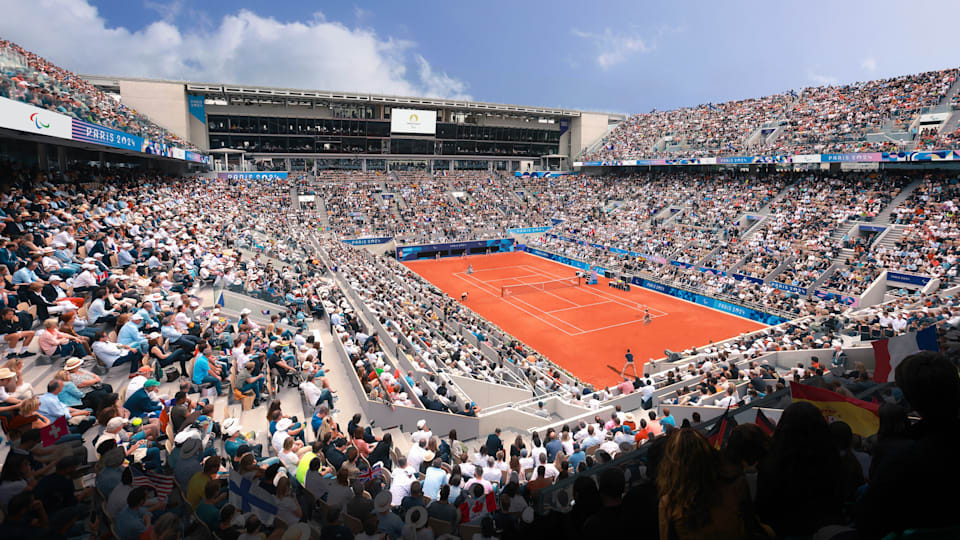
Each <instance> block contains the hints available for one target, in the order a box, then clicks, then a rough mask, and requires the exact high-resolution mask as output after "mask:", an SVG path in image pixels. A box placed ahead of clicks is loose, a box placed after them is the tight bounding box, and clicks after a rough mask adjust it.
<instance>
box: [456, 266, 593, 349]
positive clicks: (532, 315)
mask: <svg viewBox="0 0 960 540" xmlns="http://www.w3.org/2000/svg"><path fill="white" fill-rule="evenodd" d="M454 275H455V276H456V274H454ZM456 277H457V278H459V279H462V280H463V281H466V282H467V283H469V284H471V285H475V286H479V285H477V284H476V283H474V282H473V281H470V280H469V279H467V278H465V277H463V276H456ZM480 290H481V291H483V292H485V293H487V294H489V295H490V296H493V297H494V298H498V299H500V300H501V301H503V302H504V303H506V304H507V305H509V306H511V307H513V308H516V309H518V310H520V311H522V312H524V313H526V314H527V315H529V316H531V317H533V318H534V319H537V320H538V321H540V322H542V323H544V324H546V325H549V326H552V327H553V328H556V329H557V330H559V331H561V332H563V333H564V334H566V335H567V336H576V335H579V334H571V333H570V332H568V331H566V330H564V329H563V328H560V327H559V326H557V325H555V324H553V323H552V322H550V321H547V320H544V319H542V318H540V317H538V316H536V315H534V314H533V313H530V312H529V311H527V310H525V309H523V308H522V307H520V306H518V305H516V304H514V303H512V302H507V299H506V298H504V297H502V296H499V295H496V294H493V293H492V292H490V291H488V290H487V289H486V288H484V287H480ZM524 303H526V302H524ZM528 305H529V304H528ZM531 307H532V306H531ZM534 309H536V308H534ZM558 320H560V319H558ZM564 324H567V323H566V322H564ZM570 326H571V327H573V328H577V327H576V326H573V325H572V324H571V325H570ZM577 330H580V329H579V328H577ZM581 332H582V330H581Z"/></svg>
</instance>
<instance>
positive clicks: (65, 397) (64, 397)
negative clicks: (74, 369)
mask: <svg viewBox="0 0 960 540" xmlns="http://www.w3.org/2000/svg"><path fill="white" fill-rule="evenodd" d="M57 397H58V398H60V401H61V402H62V403H63V404H64V405H66V406H67V407H80V405H82V404H83V401H82V400H83V392H81V391H80V389H79V388H77V385H75V384H73V381H67V382H65V383H63V389H62V390H60V393H59V394H57Z"/></svg>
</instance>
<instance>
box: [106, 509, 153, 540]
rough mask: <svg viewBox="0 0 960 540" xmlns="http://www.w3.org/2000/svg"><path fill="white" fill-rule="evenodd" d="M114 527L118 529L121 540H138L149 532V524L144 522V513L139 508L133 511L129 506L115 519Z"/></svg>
mask: <svg viewBox="0 0 960 540" xmlns="http://www.w3.org/2000/svg"><path fill="white" fill-rule="evenodd" d="M113 526H114V527H115V528H116V529H117V535H119V536H120V540H137V539H138V538H140V535H141V534H143V533H144V532H146V530H147V524H146V523H144V522H143V512H141V510H140V509H139V508H138V509H136V510H132V509H131V508H130V507H129V506H128V507H126V508H124V509H123V510H121V511H120V513H119V514H117V516H116V517H115V518H113Z"/></svg>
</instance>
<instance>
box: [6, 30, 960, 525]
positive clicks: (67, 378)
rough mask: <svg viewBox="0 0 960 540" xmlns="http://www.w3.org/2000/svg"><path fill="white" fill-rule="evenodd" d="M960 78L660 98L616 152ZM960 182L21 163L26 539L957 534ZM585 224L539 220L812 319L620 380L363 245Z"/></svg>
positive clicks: (10, 333)
mask: <svg viewBox="0 0 960 540" xmlns="http://www.w3.org/2000/svg"><path fill="white" fill-rule="evenodd" d="M4 50H6V51H13V53H6V54H11V56H13V57H16V58H15V59H17V61H18V62H19V63H18V64H16V66H20V67H16V66H15V67H14V68H12V69H11V70H9V71H8V70H6V64H5V70H4V76H3V79H2V81H0V82H2V83H3V84H4V88H12V86H11V83H15V84H19V82H21V81H25V82H27V84H25V85H20V86H21V87H22V88H31V91H33V90H32V89H33V88H35V87H43V88H47V89H48V90H49V89H50V88H53V89H55V92H54V91H51V93H50V96H56V99H57V100H59V101H52V102H51V103H53V105H54V107H56V104H57V103H66V102H70V101H72V100H75V101H76V103H82V104H84V105H85V106H87V107H88V109H82V114H83V115H88V114H91V115H92V114H97V116H96V117H94V118H95V119H96V121H97V122H101V123H103V122H108V121H109V119H110V118H113V120H114V121H115V122H120V123H125V122H133V123H134V124H135V125H136V126H138V127H136V128H135V129H140V130H148V131H149V133H150V134H151V135H152V136H154V137H159V136H164V135H161V134H159V132H156V131H155V130H156V129H159V128H157V127H156V126H154V125H152V124H145V123H143V122H145V120H142V119H138V120H135V119H136V118H138V117H136V116H135V115H134V116H129V117H128V116H127V115H133V113H132V112H131V111H127V110H126V109H123V108H114V109H110V110H109V111H108V112H104V111H103V110H102V109H101V108H100V107H99V106H98V107H90V106H89V105H90V103H93V102H91V101H89V100H90V99H94V100H99V99H107V100H109V99H112V98H109V97H105V96H101V95H97V94H91V93H90V91H89V88H86V87H84V86H82V85H79V86H77V85H73V83H71V81H73V79H72V78H71V77H70V76H69V74H66V75H64V73H65V72H62V70H59V68H55V67H54V66H49V65H47V64H46V63H45V62H44V61H42V59H39V58H38V57H36V56H34V55H32V54H30V53H27V52H26V51H22V50H20V49H19V48H16V47H15V46H14V45H12V44H5V45H4ZM11 65H12V64H11ZM24 66H28V67H29V69H30V70H33V72H34V73H41V72H42V73H46V74H49V75H50V76H51V77H53V78H54V79H56V80H57V86H45V85H46V84H47V82H46V81H45V79H44V78H43V77H39V78H38V77H37V76H36V75H31V76H30V78H24V77H25V76H24V72H23V69H24ZM953 77H955V72H954V71H953V70H951V71H944V72H933V73H929V74H923V75H921V76H913V77H905V78H897V79H891V80H887V81H873V82H870V83H864V84H860V85H852V86H849V87H843V88H842V89H837V88H830V87H827V88H817V89H808V90H805V91H804V93H803V94H801V95H800V96H793V95H791V94H783V95H778V96H773V97H768V98H762V99H756V100H745V101H740V102H736V103H727V104H720V105H708V106H705V107H697V108H692V109H683V110H680V111H673V112H670V113H662V114H661V113H656V114H654V113H651V114H650V115H637V116H636V117H634V118H632V119H631V120H630V122H629V123H630V125H631V126H632V127H631V128H630V129H637V132H636V133H635V134H634V133H632V132H627V131H625V130H626V129H627V128H626V127H624V128H623V129H622V130H621V131H620V132H616V133H615V134H614V135H611V139H610V141H611V144H612V145H613V146H617V145H622V147H618V148H614V149H611V150H610V151H618V152H619V151H622V152H627V153H629V152H641V153H642V152H647V151H648V150H649V148H651V147H653V146H655V145H657V144H658V141H659V139H660V138H662V136H661V135H650V132H654V131H655V132H656V133H660V132H661V131H659V130H669V131H668V133H669V136H671V137H675V140H671V141H670V142H671V143H676V144H671V145H670V147H673V146H681V145H683V146H688V147H698V148H710V149H723V148H724V147H729V146H734V147H736V146H737V145H738V144H741V143H742V142H743V140H744V137H747V136H749V135H750V133H751V132H752V130H754V129H755V126H757V125H760V124H762V123H763V122H766V121H768V120H770V119H781V121H786V122H788V123H789V126H791V130H792V131H791V133H790V134H788V135H783V136H780V137H778V139H777V141H788V142H785V143H784V144H789V145H791V146H790V148H794V149H802V148H807V147H808V146H807V145H813V146H819V145H826V146H830V145H846V144H848V143H846V142H843V141H844V140H847V139H849V138H850V137H851V136H853V135H852V134H859V133H863V132H864V130H866V129H868V128H871V127H874V126H876V125H878V124H880V123H883V122H887V121H892V122H895V123H899V122H904V121H905V120H906V118H908V117H909V116H910V115H914V114H916V111H918V110H919V109H920V108H921V107H924V106H928V105H930V104H931V103H935V102H937V101H938V100H939V99H940V97H941V96H942V95H944V94H943V93H944V92H945V88H944V87H945V86H949V85H950V84H952V82H953ZM32 81H36V82H32ZM74 82H76V81H74ZM5 95H6V94H5ZM11 95H12V94H11ZM24 96H26V94H21V95H20V97H21V98H22V97H24ZM28 99H32V98H28ZM854 99H859V100H871V101H873V102H875V103H876V104H877V106H876V107H875V108H872V109H871V110H869V111H860V112H858V113H856V114H855V115H854V116H853V117H848V118H846V119H840V120H836V121H835V122H833V121H831V123H829V124H823V123H821V122H820V120H819V119H820V118H821V116H823V115H827V116H831V115H832V114H833V113H832V112H830V111H832V110H833V109H824V110H825V111H827V112H822V111H821V112H820V113H817V114H814V113H812V112H810V111H812V110H814V108H813V107H812V106H808V105H802V103H804V102H806V103H824V104H832V105H831V106H832V107H838V106H839V105H837V103H839V101H838V100H846V101H849V100H854ZM798 100H799V103H798ZM804 100H806V101H804ZM48 106H49V105H48ZM79 111H81V109H77V111H75V113H76V114H81V112H79ZM84 117H87V116H84ZM791 122H792V123H791ZM694 124H697V125H698V126H699V127H696V128H694V127H692V126H693V125H694ZM112 125H117V124H112ZM781 125H788V124H781ZM638 126H644V127H638ZM838 126H839V127H838ZM835 128H836V129H835ZM810 130H817V131H822V133H824V134H825V136H827V135H828V136H829V139H818V140H816V141H812V140H810V133H811V131H810ZM612 141H622V142H616V143H613V142H612ZM778 144H779V143H778ZM845 148H846V147H845ZM697 151H699V150H697ZM703 151H704V152H706V151H707V150H703ZM956 176H957V175H956V174H955V173H953V172H951V171H949V170H939V171H937V170H932V169H921V170H913V171H911V170H900V169H881V170H877V171H873V172H870V173H863V172H857V171H854V172H845V171H839V170H805V171H797V172H793V171H791V172H771V171H759V172H756V171H754V172H750V171H734V170H719V171H705V170H703V171H695V172H677V171H670V172H660V171H650V172H632V173H629V174H615V173H609V172H608V173H605V174H600V175H586V174H577V175H574V174H571V175H562V176H558V177H552V178H528V179H514V178H507V177H504V176H501V175H500V174H499V173H494V172H451V173H449V174H435V173H428V172H423V171H416V172H415V171H410V172H396V171H394V172H390V173H386V172H379V173H378V172H360V171H354V172H348V171H320V172H319V173H318V174H317V175H310V174H306V173H304V174H300V175H295V174H291V175H289V176H288V177H286V178H282V177H281V178H271V179H249V178H229V177H227V176H226V175H225V176H222V177H218V176H216V175H212V174H199V175H181V174H172V173H161V172H158V171H154V170H148V169H144V168H138V167H129V166H124V167H110V168H103V169H101V168H99V167H91V166H89V165H87V164H82V163H78V164H74V165H72V166H71V167H70V168H68V169H65V170H60V171H56V170H44V171H41V170H39V169H37V168H35V167H32V166H28V165H24V164H22V163H17V162H14V161H3V162H0V179H2V186H3V187H2V189H0V240H2V243H0V276H2V277H3V280H4V281H3V283H0V286H2V287H0V334H2V336H3V338H4V339H2V340H0V354H2V356H3V364H2V366H0V428H2V432H3V434H2V435H3V437H4V443H5V444H4V445H3V446H2V448H0V457H2V458H3V465H2V468H0V508H2V513H3V517H2V523H0V535H2V537H3V538H24V537H28V536H36V535H38V534H39V535H49V536H51V537H64V538H74V537H103V538H108V537H116V538H121V539H123V540H126V539H128V538H131V539H132V538H141V537H149V538H181V537H183V538H253V537H258V536H257V535H260V534H262V535H263V537H269V538H299V539H305V538H352V537H354V536H356V537H361V538H376V537H380V538H387V537H389V538H391V539H397V538H441V537H443V535H445V534H451V535H453V537H460V538H470V539H475V538H484V539H485V538H493V537H499V538H551V539H558V538H582V537H584V535H590V534H593V535H597V534H599V535H607V534H618V533H619V534H623V535H628V534H629V535H642V534H645V535H649V536H651V537H652V536H654V535H659V536H660V537H664V538H670V537H676V538H694V537H697V538H701V537H732V538H741V537H754V538H775V537H778V536H779V537H794V538H814V537H816V538H849V537H855V536H857V537H865V538H880V537H884V536H885V535H887V534H890V533H893V534H894V535H895V536H893V537H895V538H899V537H904V538H906V537H916V538H919V537H922V536H921V535H926V537H956V536H957V533H958V532H960V531H958V529H957V528H956V518H955V517H954V516H955V512H954V511H953V508H952V506H953V498H952V497H950V496H949V495H945V493H948V492H949V489H950V488H952V487H953V486H954V485H956V482H955V481H956V480H957V479H958V478H957V477H958V467H957V465H956V460H955V459H954V458H953V454H954V453H955V449H956V448H957V447H958V446H960V441H958V440H957V438H958V434H960V426H958V419H957V415H958V413H960V410H958V404H960V378H958V374H957V363H956V360H957V352H958V351H960V312H958V311H960V310H958V307H957V305H956V301H955V295H956V291H957V289H956V288H955V278H956V270H955V266H956V258H957V252H956V246H955V244H956V242H957V238H956V237H957V223H956V219H957V218H956V210H957V208H956V207H957V204H958V199H960V193H958V191H957V188H956V186H957V177H956ZM305 192H310V193H312V194H314V195H315V196H316V197H317V199H316V200H315V201H314V202H312V203H310V204H302V203H301V202H300V201H299V198H298V196H299V194H301V193H305ZM318 223H319V224H320V226H318ZM553 225H556V226H554V227H553V228H552V229H551V230H550V231H548V232H545V233H532V234H530V233H524V234H527V235H528V236H526V237H525V241H527V242H529V245H531V246H537V247H539V248H543V249H544V250H546V251H550V252H553V253H556V254H560V255H563V256H566V257H569V258H571V259H576V260H578V261H581V262H585V263H588V264H589V265H593V266H597V265H602V266H603V267H605V268H607V269H609V270H610V271H611V272H616V273H618V274H620V273H622V274H624V275H626V276H632V277H638V278H639V277H643V278H649V279H651V280H654V281H656V282H657V283H662V284H666V285H671V286H676V287H678V288H681V289H683V290H684V291H689V292H691V293H696V294H699V295H706V296H707V297H710V298H716V299H721V300H723V301H725V302H728V303H730V304H731V305H734V306H741V307H752V308H756V309H758V310H760V311H763V312H765V313H772V314H778V315H782V316H783V317H782V318H783V320H784V322H782V323H779V324H773V325H765V327H764V328H763V329H761V330H757V331H755V332H751V333H746V334H742V335H738V336H731V337H730V338H729V339H727V340H724V341H721V342H716V343H704V344H702V345H700V346H697V347H690V348H688V349H686V350H683V351H677V352H675V353H672V354H671V353H670V352H667V357H666V358H663V359H659V360H655V361H653V362H651V363H650V364H649V365H648V366H647V367H648V368H649V369H645V371H644V374H643V375H642V376H641V375H639V374H637V375H636V376H635V377H632V378H625V379H624V380H623V381H619V382H618V383H617V384H615V385H612V386H609V387H597V386H595V385H592V384H589V383H588V382H585V381H583V380H580V379H578V378H577V376H576V375H575V374H574V373H571V372H569V371H567V370H566V369H564V368H563V367H562V366H558V365H555V364H554V363H552V362H551V361H550V359H549V358H546V357H544V356H543V355H540V354H538V353H537V352H536V351H535V350H533V349H531V348H530V347H528V346H527V345H526V344H524V343H522V342H521V341H520V340H518V339H516V338H514V337H513V336H511V335H510V334H508V333H507V332H506V331H505V330H503V329H502V328H500V327H498V326H497V325H495V324H493V323H492V322H490V321H488V320H486V319H484V318H483V317H482V316H481V315H479V314H478V313H475V312H474V311H472V310H471V309H470V308H469V307H468V306H466V305H464V304H463V303H462V302H458V301H457V300H456V299H454V298H450V297H449V296H447V295H446V294H444V293H443V291H442V290H440V289H439V288H437V287H436V286H434V285H433V284H431V283H430V282H428V281H427V280H425V279H424V278H422V277H420V276H419V275H417V274H416V273H414V272H413V271H411V270H410V269H408V268H407V267H405V266H404V265H402V264H400V262H398V261H397V260H395V258H393V257H390V256H385V255H384V253H383V252H382V250H381V251H380V252H377V251H375V250H373V249H366V248H365V247H358V246H353V245H350V244H348V243H346V242H343V240H344V239H347V240H350V239H356V238H357V237H365V236H377V235H387V236H389V237H391V238H392V239H393V242H394V244H393V245H394V246H396V245H400V246H405V245H409V244H416V243H430V242H450V241H460V240H476V239H488V238H505V237H510V236H511V234H512V233H511V229H515V228H523V227H543V226H553ZM894 272H905V273H908V274H910V275H911V276H914V277H917V278H923V279H924V280H925V281H923V283H924V285H922V286H911V287H910V288H907V287H905V286H903V287H902V286H900V285H898V284H900V283H902V282H897V281H894V280H892V279H891V278H890V277H889V275H890V274H891V273H894ZM574 279H576V283H579V278H574ZM872 290H879V291H880V292H881V293H882V294H880V295H879V296H877V295H872V294H871V291H872ZM819 292H824V293H844V294H843V295H839V296H838V295H836V294H833V296H830V295H829V294H824V295H823V296H821V295H818V294H817V293H819ZM843 296H846V297H851V298H852V297H854V296H856V300H857V303H855V304H850V303H849V302H846V301H845V300H844V298H842V297H843ZM860 302H862V303H860ZM691 330H692V331H695V330H696V329H695V328H693V329H691ZM920 334H923V335H924V336H930V335H932V338H931V339H932V341H933V342H935V343H936V344H937V348H939V351H940V352H933V351H929V350H925V351H924V352H916V351H915V350H912V351H911V352H915V354H909V355H904V356H905V358H899V360H900V361H899V363H898V364H897V365H893V364H892V363H891V362H890V361H889V360H888V361H887V364H886V365H885V366H884V364H882V363H881V362H880V361H879V360H878V356H879V355H878V354H877V355H875V353H874V346H873V344H876V345H877V346H878V347H877V350H878V351H882V350H888V347H889V348H890V350H894V349H896V347H906V345H904V343H906V342H907V341H910V340H913V342H912V346H913V349H918V348H919V347H920V342H919V341H918V340H919V339H920V338H918V336H919V335H920ZM897 339H899V341H894V340H897ZM924 339H926V338H924ZM883 340H890V341H883ZM924 346H929V344H928V343H925V344H924ZM883 370H886V371H885V372H884V371H883ZM890 371H892V372H893V374H894V375H895V377H890V374H889V373H887V372H890ZM811 387H812V388H813V389H814V390H819V391H831V392H834V394H831V395H832V396H842V398H844V399H841V400H840V401H834V402H832V403H834V404H835V409H834V411H833V412H834V413H836V417H835V418H831V419H827V418H825V416H824V414H823V413H822V412H821V410H818V409H817V407H816V406H815V405H814V404H812V403H811V401H812V402H816V401H818V400H817V399H810V400H806V401H805V400H802V399H799V398H798V399H795V400H792V402H791V394H792V393H795V392H797V391H800V390H799V389H803V388H808V390H805V391H807V392H810V391H811V390H809V388H811ZM816 395H820V396H822V395H823V394H816ZM845 398H857V399H860V400H861V401H858V402H856V403H854V402H851V401H846V400H845ZM831 399H840V398H831ZM837 403H842V405H837ZM844 407H857V409H856V410H857V411H860V412H859V413H858V414H853V415H849V416H844V414H843V413H844V412H845V411H847V410H848V409H846V408H844ZM864 415H865V416H866V417H867V420H863V418H864ZM864 424H870V425H873V431H865V430H864ZM75 488H77V489H75ZM144 535H146V536H144ZM378 535H382V536H378ZM478 535H479V536H478Z"/></svg>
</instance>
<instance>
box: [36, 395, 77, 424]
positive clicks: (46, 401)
mask: <svg viewBox="0 0 960 540" xmlns="http://www.w3.org/2000/svg"><path fill="white" fill-rule="evenodd" d="M38 399H39V400H40V407H39V408H37V412H38V413H40V414H42V415H44V416H46V417H47V419H48V420H50V421H51V422H53V421H54V420H56V419H57V418H60V417H61V416H66V417H67V418H70V409H68V408H67V406H66V405H64V404H63V402H62V401H60V398H59V397H57V395H56V394H51V393H50V392H47V393H46V394H40V397H39V398H38Z"/></svg>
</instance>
